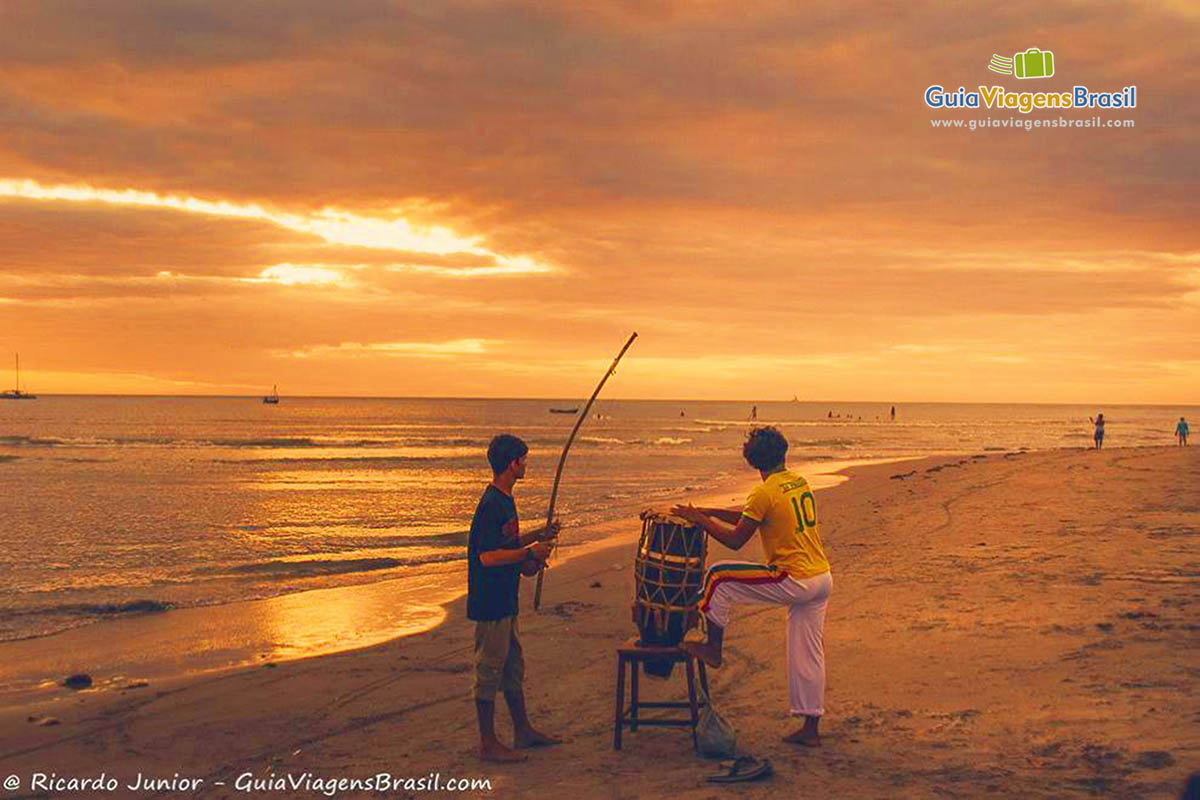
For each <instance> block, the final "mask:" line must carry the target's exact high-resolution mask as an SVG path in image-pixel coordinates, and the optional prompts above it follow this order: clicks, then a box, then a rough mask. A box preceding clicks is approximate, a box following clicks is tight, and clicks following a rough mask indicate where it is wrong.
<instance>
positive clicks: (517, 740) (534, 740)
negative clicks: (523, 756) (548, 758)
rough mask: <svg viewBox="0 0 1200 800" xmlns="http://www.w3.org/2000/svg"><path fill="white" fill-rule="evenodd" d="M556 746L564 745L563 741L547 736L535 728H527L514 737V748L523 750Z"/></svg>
mask: <svg viewBox="0 0 1200 800" xmlns="http://www.w3.org/2000/svg"><path fill="white" fill-rule="evenodd" d="M556 744H562V739H555V738H554V737H553V736H547V735H546V734H544V733H541V732H540V731H537V730H534V729H533V728H526V729H525V730H523V731H520V732H519V733H517V734H515V735H514V736H513V747H518V748H520V749H522V750H524V749H526V748H529V747H551V746H553V745H556Z"/></svg>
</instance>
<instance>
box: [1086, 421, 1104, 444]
mask: <svg viewBox="0 0 1200 800" xmlns="http://www.w3.org/2000/svg"><path fill="white" fill-rule="evenodd" d="M1088 422H1090V423H1092V424H1093V425H1095V426H1096V430H1095V432H1094V433H1093V434H1092V441H1093V442H1095V443H1096V449H1097V450H1099V449H1100V448H1101V447H1103V446H1104V415H1103V414H1097V415H1096V418H1095V419H1092V418H1091V417H1088Z"/></svg>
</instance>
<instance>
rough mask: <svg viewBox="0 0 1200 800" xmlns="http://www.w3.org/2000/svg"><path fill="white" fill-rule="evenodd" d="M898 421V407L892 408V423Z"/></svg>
mask: <svg viewBox="0 0 1200 800" xmlns="http://www.w3.org/2000/svg"><path fill="white" fill-rule="evenodd" d="M895 421H896V407H895V406H892V422H895Z"/></svg>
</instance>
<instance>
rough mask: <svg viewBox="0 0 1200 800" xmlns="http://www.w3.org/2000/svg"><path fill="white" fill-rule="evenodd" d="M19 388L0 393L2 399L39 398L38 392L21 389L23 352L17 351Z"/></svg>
mask: <svg viewBox="0 0 1200 800" xmlns="http://www.w3.org/2000/svg"><path fill="white" fill-rule="evenodd" d="M16 357H17V388H15V389H11V390H9V391H7V392H3V393H0V400H37V395H36V394H29V393H28V392H22V391H21V354H20V353H17V354H16Z"/></svg>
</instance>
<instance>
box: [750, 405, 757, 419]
mask: <svg viewBox="0 0 1200 800" xmlns="http://www.w3.org/2000/svg"><path fill="white" fill-rule="evenodd" d="M750 419H758V406H754V407H753V408H751V409H750Z"/></svg>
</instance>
